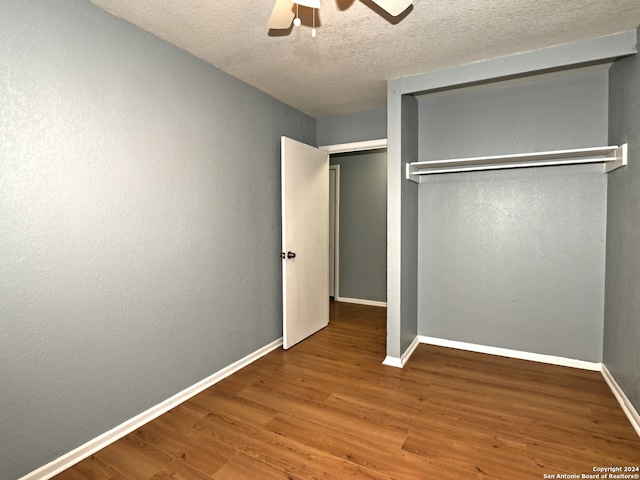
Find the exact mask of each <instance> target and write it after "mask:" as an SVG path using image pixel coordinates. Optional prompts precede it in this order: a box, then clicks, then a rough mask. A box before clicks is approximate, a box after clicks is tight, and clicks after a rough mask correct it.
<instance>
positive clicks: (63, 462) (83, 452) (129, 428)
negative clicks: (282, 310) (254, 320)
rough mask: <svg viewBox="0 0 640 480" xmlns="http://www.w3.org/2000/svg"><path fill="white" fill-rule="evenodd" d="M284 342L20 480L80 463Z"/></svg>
mask: <svg viewBox="0 0 640 480" xmlns="http://www.w3.org/2000/svg"><path fill="white" fill-rule="evenodd" d="M281 346H282V338H280V339H278V340H275V341H273V342H271V343H270V344H268V345H265V346H264V347H262V348H260V349H258V350H256V351H255V352H253V353H251V354H249V355H247V356H246V357H244V358H241V359H240V360H238V361H237V362H234V363H232V364H231V365H229V366H227V367H225V368H223V369H222V370H219V371H217V372H216V373H214V374H213V375H211V376H209V377H207V378H205V379H204V380H201V381H200V382H198V383H196V384H194V385H192V386H190V387H188V388H186V389H185V390H183V391H181V392H179V393H177V394H176V395H174V396H172V397H170V398H168V399H167V400H165V401H163V402H161V403H159V404H158V405H156V406H154V407H151V408H150V409H149V410H146V411H144V412H142V413H141V414H139V415H137V416H135V417H133V418H131V419H129V420H127V421H126V422H124V423H122V424H120V425H118V426H117V427H115V428H113V429H111V430H109V431H108V432H105V433H103V434H102V435H100V436H99V437H96V438H94V439H93V440H89V441H88V442H87V443H85V444H84V445H81V446H79V447H78V448H76V449H74V450H72V451H70V452H68V453H66V454H65V455H62V456H61V457H59V458H57V459H56V460H54V461H52V462H50V463H48V464H46V465H44V466H42V467H40V468H39V469H37V470H34V471H33V472H31V473H28V474H27V475H25V476H24V477H22V478H20V479H19V480H48V479H50V478H52V477H54V476H55V475H58V474H59V473H61V472H63V471H64V470H66V469H68V468H70V467H72V466H74V465H75V464H76V463H79V462H80V461H82V460H84V459H85V458H87V457H90V456H91V455H93V454H94V453H96V452H97V451H98V450H101V449H103V448H105V447H107V446H109V445H111V444H112V443H113V442H115V441H116V440H119V439H121V438H122V437H124V436H125V435H128V434H129V433H131V432H133V431H135V430H136V429H138V428H140V427H142V426H143V425H145V424H146V423H149V422H150V421H151V420H153V419H155V418H157V417H159V416H160V415H162V414H163V413H166V412H168V411H169V410H171V409H172V408H174V407H176V406H178V405H179V404H181V403H183V402H185V401H187V400H189V399H190V398H191V397H194V396H195V395H197V394H198V393H200V392H202V391H204V390H206V389H207V388H209V387H211V386H212V385H214V384H216V383H218V382H219V381H220V380H223V379H224V378H226V377H228V376H229V375H231V374H233V373H235V372H237V371H238V370H240V369H241V368H243V367H245V366H247V365H249V364H250V363H252V362H254V361H256V360H258V359H259V358H260V357H263V356H264V355H266V354H267V353H269V352H271V351H273V350H275V349H277V348H280V347H281Z"/></svg>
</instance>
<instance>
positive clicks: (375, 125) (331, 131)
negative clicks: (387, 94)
mask: <svg viewBox="0 0 640 480" xmlns="http://www.w3.org/2000/svg"><path fill="white" fill-rule="evenodd" d="M317 137H318V145H319V146H322V145H339V144H342V143H353V142H363V141H366V140H379V139H381V138H387V109H386V108H378V109H376V110H369V111H366V112H357V113H350V114H345V115H334V116H331V117H324V118H319V119H318V126H317Z"/></svg>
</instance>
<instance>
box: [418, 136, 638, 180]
mask: <svg viewBox="0 0 640 480" xmlns="http://www.w3.org/2000/svg"><path fill="white" fill-rule="evenodd" d="M581 163H603V164H604V172H605V173H606V172H610V171H611V170H614V169H616V168H619V167H622V166H624V165H626V164H627V144H626V143H625V144H624V145H621V146H607V147H589V148H578V149H572V150H554V151H550V152H534V153H521V154H513V155H494V156H487V157H470V158H454V159H449V160H429V161H422V162H412V163H407V172H406V175H407V179H408V180H413V181H414V182H417V183H420V178H421V176H422V175H430V174H435V173H456V172H472V171H478V170H498V169H505V168H523V167H542V166H554V165H574V164H581Z"/></svg>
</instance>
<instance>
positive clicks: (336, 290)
mask: <svg viewBox="0 0 640 480" xmlns="http://www.w3.org/2000/svg"><path fill="white" fill-rule="evenodd" d="M329 170H335V172H336V188H335V192H334V193H335V204H334V207H335V209H336V211H335V212H334V215H335V217H334V220H335V225H334V226H333V228H334V232H333V233H334V241H335V245H334V249H333V255H334V257H333V269H334V272H333V273H334V275H333V280H334V285H333V298H335V299H337V298H338V297H339V296H340V165H329Z"/></svg>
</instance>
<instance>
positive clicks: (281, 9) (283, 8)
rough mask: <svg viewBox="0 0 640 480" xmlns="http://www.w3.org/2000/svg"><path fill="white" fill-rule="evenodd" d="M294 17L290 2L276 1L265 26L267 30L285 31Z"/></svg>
mask: <svg viewBox="0 0 640 480" xmlns="http://www.w3.org/2000/svg"><path fill="white" fill-rule="evenodd" d="M294 17H295V14H294V13H293V3H291V0H276V4H275V6H274V7H273V12H271V18H269V23H268V24H267V25H268V27H269V28H272V29H276V30H283V29H287V28H289V27H290V26H291V22H292V21H293V18H294Z"/></svg>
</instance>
